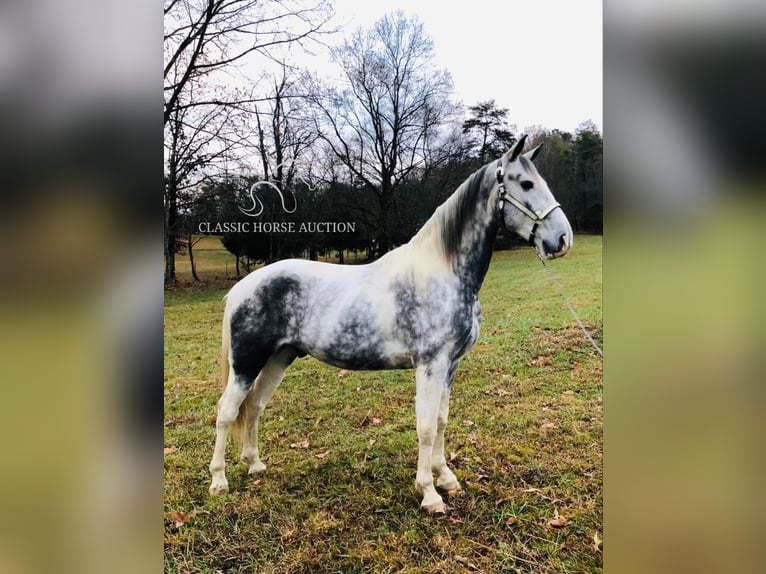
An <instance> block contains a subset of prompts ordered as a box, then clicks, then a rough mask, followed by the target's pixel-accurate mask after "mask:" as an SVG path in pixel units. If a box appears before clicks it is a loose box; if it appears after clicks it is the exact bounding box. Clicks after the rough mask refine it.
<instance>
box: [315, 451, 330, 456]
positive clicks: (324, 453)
mask: <svg viewBox="0 0 766 574" xmlns="http://www.w3.org/2000/svg"><path fill="white" fill-rule="evenodd" d="M328 454H330V451H329V450H326V451H324V452H320V453H318V454H315V455H314V456H315V457H317V458H325V457H326V456H327V455H328Z"/></svg>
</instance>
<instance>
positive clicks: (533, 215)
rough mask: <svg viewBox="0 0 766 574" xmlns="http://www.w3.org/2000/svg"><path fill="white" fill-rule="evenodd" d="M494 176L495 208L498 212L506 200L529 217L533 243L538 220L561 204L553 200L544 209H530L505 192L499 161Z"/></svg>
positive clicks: (501, 209) (541, 219)
mask: <svg viewBox="0 0 766 574" xmlns="http://www.w3.org/2000/svg"><path fill="white" fill-rule="evenodd" d="M495 178H496V179H497V185H498V188H499V190H498V192H497V197H498V200H497V208H498V209H499V210H500V212H502V211H503V202H505V201H507V202H508V203H510V204H511V205H513V206H514V207H515V208H516V209H518V210H519V211H521V212H522V213H523V214H524V215H526V216H527V217H529V218H530V219H531V220H532V221H533V222H534V224H533V225H532V231H531V232H530V233H529V240H528V241H529V244H530V245H534V240H535V232H536V231H537V227H538V225H540V222H541V221H543V220H544V219H545V218H546V217H548V215H549V214H550V213H551V212H552V211H553V210H554V209H556V208H557V207H561V205H560V204H559V203H557V202H555V201H554V202H553V203H552V204H551V205H549V206H548V207H546V208H545V209H542V210H538V211H532V210H531V209H529V208H527V206H526V205H524V204H523V203H521V202H520V201H519V200H518V199H516V198H515V197H513V196H512V195H511V194H509V193H507V192H506V191H505V183H504V181H503V168H502V167H501V166H500V161H499V160H498V162H497V170H495Z"/></svg>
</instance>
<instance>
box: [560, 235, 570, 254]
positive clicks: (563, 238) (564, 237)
mask: <svg viewBox="0 0 766 574" xmlns="http://www.w3.org/2000/svg"><path fill="white" fill-rule="evenodd" d="M567 247H569V239H568V238H567V234H566V233H562V234H561V237H560V238H559V251H560V252H561V251H564V250H565V249H567Z"/></svg>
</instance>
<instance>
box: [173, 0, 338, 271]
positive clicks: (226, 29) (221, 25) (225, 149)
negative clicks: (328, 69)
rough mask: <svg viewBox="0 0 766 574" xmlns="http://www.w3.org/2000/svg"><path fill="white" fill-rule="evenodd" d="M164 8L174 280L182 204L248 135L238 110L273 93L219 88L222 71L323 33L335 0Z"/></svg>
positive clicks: (193, 1) (188, 0) (204, 1)
mask: <svg viewBox="0 0 766 574" xmlns="http://www.w3.org/2000/svg"><path fill="white" fill-rule="evenodd" d="M164 11H165V37H164V40H165V42H164V49H165V66H164V94H165V98H164V99H165V101H164V124H165V147H166V170H165V194H164V200H165V201H164V204H165V205H164V207H165V280H166V281H174V280H175V253H176V250H177V248H178V245H179V237H180V235H179V228H178V223H179V213H180V210H181V209H183V206H184V203H185V202H187V203H188V202H189V201H193V198H191V199H190V198H189V197H188V195H189V194H190V193H191V192H192V190H194V189H196V188H197V187H198V185H199V183H200V181H201V179H204V178H205V177H208V176H210V174H211V172H212V171H213V170H214V169H215V168H214V165H213V164H214V163H215V162H216V161H217V160H220V159H222V158H224V157H227V156H231V152H232V150H233V149H234V148H235V147H236V146H238V145H241V144H242V143H244V141H245V140H246V139H247V137H246V136H247V134H246V133H239V134H237V133H232V130H231V126H232V121H231V120H232V118H233V117H234V116H235V115H236V114H237V113H239V112H242V113H250V112H251V111H252V110H251V109H250V107H249V106H250V105H251V104H253V103H256V102H265V101H267V100H268V98H269V97H270V96H268V95H267V96H262V97H256V96H255V95H254V94H255V90H256V86H254V87H253V88H251V89H249V90H245V89H239V90H231V89H223V88H216V87H215V86H216V82H217V81H218V80H219V79H220V78H219V77H218V76H220V74H216V72H219V73H220V72H228V73H231V72H233V71H235V70H236V69H237V66H239V65H240V64H244V63H245V62H246V61H247V59H248V58H250V57H251V56H259V57H261V58H267V59H270V60H278V59H279V57H280V56H281V55H282V53H283V52H282V50H283V49H284V48H286V47H289V46H292V45H295V44H299V45H302V44H303V43H305V42H307V41H309V40H311V39H312V38H315V37H316V36H317V35H318V34H320V33H322V32H323V31H324V30H325V28H326V26H327V23H328V21H329V19H330V17H331V16H332V6H331V4H330V0H309V1H308V2H307V1H303V0H165V5H164ZM234 125H236V123H234ZM242 125H244V124H242ZM185 194H186V197H184V195H185ZM187 243H188V246H189V248H190V249H191V248H192V247H193V245H192V242H191V241H187ZM191 255H192V254H191V251H190V256H191Z"/></svg>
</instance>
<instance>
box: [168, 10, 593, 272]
mask: <svg viewBox="0 0 766 574" xmlns="http://www.w3.org/2000/svg"><path fill="white" fill-rule="evenodd" d="M208 4H209V5H208ZM261 4H263V2H262V3H261ZM265 4H267V5H269V6H270V7H271V9H273V10H274V11H275V12H274V13H272V14H271V16H269V17H268V18H265V17H263V21H262V22H260V25H259V22H258V21H257V17H258V16H257V14H255V13H253V11H252V9H253V4H252V2H244V1H243V2H239V1H237V0H231V1H230V2H229V3H228V4H227V9H226V11H224V12H216V10H218V8H219V4H218V3H216V2H210V3H206V2H204V1H203V2H199V1H198V2H184V1H182V0H178V1H177V2H173V3H171V4H169V5H168V8H166V29H168V22H169V21H170V22H171V23H172V25H173V26H172V29H173V30H176V31H178V33H177V35H174V34H172V33H171V34H168V35H166V69H165V70H166V75H165V83H166V99H165V150H166V154H165V157H166V169H165V190H164V209H165V280H166V281H173V280H174V279H175V257H176V254H178V253H180V252H183V253H184V254H185V255H187V256H188V257H189V258H190V259H191V262H192V272H193V274H194V275H195V277H196V272H195V268H194V259H193V256H194V244H195V242H196V241H198V240H199V237H200V232H202V231H207V230H209V229H210V228H209V227H205V226H204V225H203V226H202V227H201V226H200V224H201V223H205V222H210V223H215V222H227V223H231V224H235V223H237V222H240V223H245V222H250V223H251V224H253V223H254V222H259V224H260V229H261V231H259V232H257V233H254V232H244V231H237V230H236V226H234V227H235V230H234V231H231V230H230V231H228V232H226V233H223V234H222V238H223V243H224V245H225V247H226V248H227V249H228V250H229V251H231V252H232V253H233V254H234V255H235V256H236V258H237V272H238V274H239V273H240V272H242V269H241V268H240V264H241V265H242V266H243V267H244V268H245V270H247V269H248V268H249V267H250V266H251V265H252V264H253V263H255V262H259V263H260V262H266V263H268V262H271V261H275V260H278V259H283V258H286V257H296V256H299V257H307V258H318V257H320V256H326V255H336V256H337V257H338V258H339V259H340V260H341V261H342V260H343V254H344V252H349V251H351V252H356V253H359V254H362V255H363V257H365V258H368V259H372V258H375V257H379V256H380V255H382V254H383V253H385V252H386V251H388V250H389V249H392V248H393V247H395V246H397V245H400V244H402V243H405V242H406V241H408V240H409V239H410V237H412V235H414V234H415V233H416V232H417V230H418V229H419V228H420V226H421V225H422V224H423V223H424V222H425V221H426V219H428V217H430V215H431V214H432V213H433V211H434V209H435V208H436V207H437V206H438V205H439V204H440V203H442V202H443V201H444V200H445V199H446V198H447V197H448V196H449V195H450V194H451V193H452V192H453V191H454V190H455V189H456V188H457V187H458V186H459V185H460V183H462V182H463V181H464V180H465V179H466V178H467V177H468V176H469V175H470V174H471V173H472V172H473V171H475V170H476V169H477V168H478V167H480V166H481V165H483V164H484V163H486V162H488V161H490V160H492V159H494V158H496V157H499V156H500V154H502V153H503V152H504V151H505V150H507V149H508V148H509V147H510V146H511V145H512V144H513V143H514V142H515V141H517V138H518V137H519V136H520V135H521V134H520V133H519V130H517V128H516V126H515V125H513V124H512V123H510V121H511V118H512V115H511V112H510V111H509V110H508V109H505V108H500V107H498V106H497V105H496V104H495V102H494V101H486V102H479V103H477V104H476V105H474V106H471V107H469V108H467V109H465V108H464V107H463V106H462V105H460V104H457V103H455V102H454V101H453V100H452V99H451V96H452V81H451V77H450V75H449V72H448V71H447V70H444V69H438V68H437V67H435V65H434V49H433V45H432V42H431V40H430V38H429V37H428V35H427V34H426V32H425V29H424V26H423V24H422V23H421V22H419V21H418V20H417V19H415V18H408V17H406V16H405V15H404V14H402V13H401V12H397V13H394V14H389V15H387V16H385V17H383V18H382V19H381V20H380V21H378V22H377V23H376V24H374V25H373V26H372V27H371V28H370V29H367V30H362V29H359V30H356V31H355V32H354V33H352V34H351V35H350V36H349V37H347V39H346V40H345V41H344V42H343V43H342V44H341V45H339V46H338V47H336V48H334V49H333V51H332V58H333V60H334V61H335V63H336V64H337V67H338V70H339V72H340V75H341V79H337V78H336V79H334V80H333V81H332V82H330V81H328V80H326V79H324V78H321V77H318V76H316V75H315V74H311V73H309V72H308V71H305V70H304V71H302V70H299V69H296V68H295V67H294V66H290V65H288V64H287V63H286V62H284V63H283V65H282V66H280V67H278V68H276V69H275V70H274V71H273V72H271V73H269V74H262V75H261V76H260V77H259V78H258V81H257V82H255V84H256V85H257V87H258V88H259V90H260V92H259V93H258V94H256V93H254V91H253V90H250V91H247V92H245V91H242V90H227V89H225V83H224V84H219V83H217V82H216V81H214V79H213V78H215V74H214V72H215V71H220V70H226V72H227V73H228V74H232V73H234V72H233V71H232V68H231V64H232V62H236V61H238V59H239V58H245V57H248V56H249V55H251V54H250V53H249V52H248V53H245V52H242V53H241V52H237V51H234V52H233V53H232V52H231V51H226V50H227V49H228V50H231V49H233V48H232V47H236V46H240V45H241V44H239V43H237V42H235V41H234V40H235V39H236V38H237V37H238V35H241V34H242V33H243V30H246V31H247V34H248V38H249V41H250V42H252V40H253V38H255V39H256V40H258V39H260V40H261V41H262V44H258V42H256V44H255V45H259V46H261V47H260V48H259V49H258V50H256V51H255V52H256V53H257V54H260V55H261V56H264V55H265V56H267V58H268V59H269V61H272V62H273V61H275V60H278V59H279V57H278V54H276V53H275V52H274V51H273V48H272V47H271V46H272V45H274V46H276V45H279V46H285V45H289V44H291V43H295V42H301V43H302V45H303V43H305V42H306V41H308V39H310V38H312V37H316V36H318V35H320V34H322V33H324V32H325V31H327V26H328V22H329V21H330V14H329V11H330V10H331V5H330V4H329V3H328V2H326V1H324V0H318V1H317V2H316V4H315V5H314V7H313V8H312V10H310V11H305V10H301V11H300V12H291V11H290V6H291V4H290V3H282V2H266V3H265ZM203 9H204V10H203ZM235 9H239V10H241V12H240V13H237V16H239V19H237V18H235V17H233V16H232V14H233V12H232V11H233V10H235ZM292 18H298V21H299V22H300V23H301V25H303V26H305V30H304V33H303V34H302V35H296V36H294V37H292V36H290V35H285V34H286V33H284V32H283V30H284V29H288V28H285V27H284V26H281V25H274V24H273V23H274V22H281V23H282V24H286V23H287V22H290V21H292V20H291V19H292ZM254 19H255V20H254ZM275 19H276V20H275ZM211 30H212V31H215V33H214V34H213V32H211ZM269 30H270V31H269ZM211 34H212V35H211ZM224 37H226V38H228V39H229V40H231V41H230V42H228V43H225V42H221V41H220V40H221V39H222V38H224ZM272 42H273V44H272ZM195 46H196V47H197V48H198V50H195ZM200 54H203V55H204V57H202V56H201V55H200ZM526 132H527V134H528V136H529V137H530V144H536V143H537V142H538V141H541V140H544V141H545V146H544V151H543V153H542V154H541V155H540V156H539V157H538V160H537V162H536V163H537V165H538V169H539V170H540V172H541V174H542V175H543V177H545V178H546V179H547V181H548V183H549V185H550V187H551V190H552V191H553V192H554V194H555V195H556V197H557V199H558V200H559V201H560V203H561V204H562V207H563V208H564V210H565V211H566V213H567V215H568V216H569V219H570V221H571V222H572V225H573V227H574V228H575V231H579V232H583V231H585V232H591V233H599V232H601V208H602V179H601V157H602V139H601V134H600V133H599V131H598V129H597V128H596V127H595V126H594V125H593V124H591V123H583V124H581V126H580V127H579V128H578V129H577V130H576V132H575V133H567V132H562V131H559V130H552V131H549V130H546V129H543V128H532V129H530V128H527V130H526ZM530 132H531V133H530ZM259 182H260V183H259ZM263 182H267V183H266V184H264V183H263ZM254 186H255V187H254ZM256 214H257V216H256ZM305 222H343V223H350V224H352V225H350V226H349V225H347V226H345V227H344V228H343V229H341V228H340V227H336V228H331V229H330V230H329V231H328V228H326V227H325V228H323V229H322V230H320V231H316V230H314V231H312V230H311V229H308V230H304V231H302V232H300V233H296V232H294V231H293V232H285V224H289V223H293V224H295V225H296V226H297V225H300V224H301V223H305ZM269 224H272V225H269ZM274 224H280V225H274ZM251 227H252V226H251ZM296 228H297V227H294V229H296ZM263 229H267V230H268V231H265V232H264V231H262V230H263ZM509 241H511V239H510V238H501V241H500V243H499V244H500V245H503V244H504V243H505V244H507V243H508V242H509Z"/></svg>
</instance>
